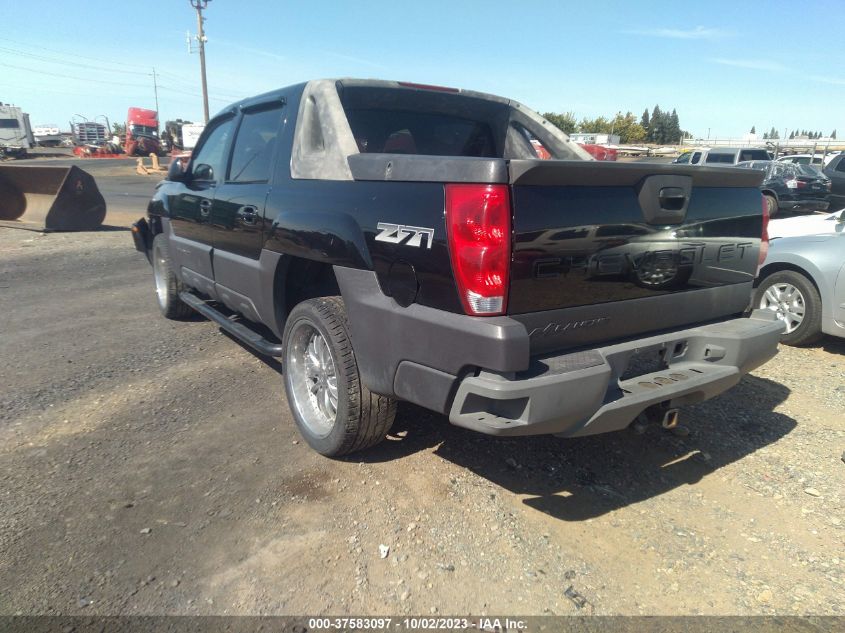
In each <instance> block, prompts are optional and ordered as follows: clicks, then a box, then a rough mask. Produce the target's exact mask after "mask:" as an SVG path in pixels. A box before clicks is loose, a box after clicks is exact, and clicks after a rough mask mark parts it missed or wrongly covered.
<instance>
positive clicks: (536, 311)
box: [133, 79, 782, 456]
mask: <svg viewBox="0 0 845 633" xmlns="http://www.w3.org/2000/svg"><path fill="white" fill-rule="evenodd" d="M541 156H543V157H548V156H550V157H551V159H549V160H542V159H541V158H540V157H541ZM761 178H762V174H760V173H759V172H756V171H754V170H738V169H733V168H720V167H690V166H684V165H671V164H655V163H628V164H622V163H603V162H596V161H593V160H591V159H590V156H589V155H587V154H586V153H584V151H583V150H581V149H580V148H579V147H578V146H577V145H576V144H574V143H572V142H570V140H569V139H568V138H567V136H566V135H565V134H563V133H562V132H560V131H559V130H558V129H557V128H555V127H554V126H553V125H551V124H550V123H549V122H547V121H545V120H544V119H543V118H542V117H540V116H539V115H537V114H536V113H534V112H532V111H531V110H529V109H527V108H526V107H524V106H523V105H521V104H519V103H517V102H515V101H511V100H508V99H503V98H500V97H495V96H491V95H486V94H481V93H477V92H471V91H465V90H456V89H451V88H442V87H438V86H426V85H418V84H410V83H402V82H390V81H370V80H367V81H364V80H350V79H343V80H320V81H310V82H307V83H304V84H299V85H296V86H291V87H289V88H284V89H281V90H278V91H275V92H271V93H267V94H263V95H261V96H258V97H254V98H251V99H246V100H244V101H241V102H239V103H236V104H234V105H232V106H231V107H229V108H226V109H225V110H223V111H222V112H220V113H219V114H218V115H217V116H215V117H214V118H213V119H212V120H211V121H210V122H209V124H208V126H207V127H206V129H205V131H204V133H203V135H202V137H201V138H200V140H199V142H198V144H197V147H196V149H195V151H194V152H193V156H192V158H191V160H190V163H188V164H187V165H186V166H180V164H179V162H178V161H174V162H173V164H172V165H171V168H170V171H169V172H168V178H167V180H165V181H163V182H162V183H161V184H160V185H159V186H158V188H157V190H156V193H155V196H154V197H153V199H152V201H151V202H150V204H149V208H148V217H147V218H146V219H142V220H139V221H138V222H137V223H136V224H135V225H134V226H133V235H134V239H135V244H136V247H137V248H138V249H139V250H140V251H142V252H144V253H146V254H147V257H148V258H149V260H150V261H151V263H152V265H153V270H154V277H155V288H156V293H157V296H158V302H159V306H160V307H161V310H162V312H163V313H164V315H165V316H166V317H168V318H181V317H185V316H186V315H188V314H190V313H191V312H192V311H197V312H199V313H201V314H203V315H205V316H206V317H208V318H209V319H211V320H212V321H214V322H216V323H217V324H219V326H220V327H221V328H223V329H224V330H226V331H228V332H229V333H231V334H232V335H234V336H235V337H237V338H238V339H240V340H242V341H243V342H244V343H246V344H248V345H250V346H252V347H253V348H254V349H256V350H258V351H259V352H261V353H263V354H267V355H272V356H280V357H282V359H283V365H284V376H285V378H284V380H285V387H286V390H287V399H288V402H289V404H290V407H291V410H292V411H293V415H294V418H295V420H296V423H297V425H298V426H299V429H300V431H301V433H302V435H303V436H304V437H305V439H306V440H307V441H308V443H309V444H310V445H311V446H312V447H313V448H314V449H316V450H317V451H319V452H320V453H322V454H324V455H331V456H335V455H342V454H345V453H349V452H351V451H355V450H359V449H363V448H366V447H369V446H372V445H374V444H376V443H377V442H379V441H381V440H382V439H383V438H384V437H385V435H386V434H387V432H388V431H389V430H390V426H391V424H392V422H393V418H394V415H395V411H396V404H395V403H396V402H397V401H398V400H406V401H410V402H414V403H416V404H419V405H422V406H423V407H427V408H429V409H432V410H434V411H438V412H441V413H443V414H445V415H447V416H448V417H449V420H450V421H451V422H452V423H453V424H456V425H459V426H463V427H467V428H470V429H474V430H476V431H480V432H482V433H489V434H493V435H531V434H556V435H560V436H581V435H590V434H595V433H604V432H607V431H615V430H620V429H624V428H626V427H627V426H629V425H630V424H631V422H632V421H634V420H635V419H636V418H637V417H638V416H640V415H641V414H645V415H646V416H649V417H654V418H656V419H658V420H661V421H662V422H663V424H664V426H671V425H673V424H675V422H676V420H677V409H676V407H678V406H680V405H684V404H688V403H694V402H700V401H702V400H705V399H707V398H710V397H712V396H715V395H717V394H719V393H721V392H722V391H724V390H726V389H728V388H730V387H731V386H733V385H735V384H736V383H737V382H738V381H739V379H740V377H741V376H742V375H743V374H744V373H746V372H748V371H750V370H752V369H754V368H755V367H757V366H759V365H761V364H762V363H764V362H766V361H767V360H768V359H770V358H771V357H772V356H773V355H774V354H775V353H776V349H777V343H778V338H779V336H780V334H781V330H782V324H781V323H780V322H779V321H776V320H775V319H774V318H773V313H770V312H767V313H763V312H761V311H755V312H753V313H752V314H750V316H743V315H744V313H745V311H746V308H747V307H748V305H749V298H750V295H751V292H752V283H753V280H754V277H755V275H756V273H757V270H758V266H759V264H760V262H761V261H762V260H763V258H764V255H765V249H766V247H767V236H766V223H767V216H766V214H765V212H764V208H763V203H762V197H761V194H760V190H759V189H758V186H759V184H760V180H761Z"/></svg>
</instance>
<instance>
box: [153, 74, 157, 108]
mask: <svg viewBox="0 0 845 633" xmlns="http://www.w3.org/2000/svg"><path fill="white" fill-rule="evenodd" d="M153 92H154V93H155V96H156V112H158V82H157V81H156V69H155V66H153Z"/></svg>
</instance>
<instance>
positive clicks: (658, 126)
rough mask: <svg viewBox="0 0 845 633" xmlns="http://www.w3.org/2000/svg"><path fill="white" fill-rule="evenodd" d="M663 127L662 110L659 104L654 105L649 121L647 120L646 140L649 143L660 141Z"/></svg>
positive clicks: (661, 140)
mask: <svg viewBox="0 0 845 633" xmlns="http://www.w3.org/2000/svg"><path fill="white" fill-rule="evenodd" d="M664 128H665V125H664V122H663V112H661V111H660V106H659V105H655V106H654V110H652V111H651V121H650V122H649V126H648V135H647V136H646V140H648V141H650V142H651V143H658V144H659V143H662V142H663V135H664Z"/></svg>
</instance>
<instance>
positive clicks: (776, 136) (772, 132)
mask: <svg viewBox="0 0 845 633" xmlns="http://www.w3.org/2000/svg"><path fill="white" fill-rule="evenodd" d="M769 138H770V139H779V138H780V134H778V131H777V130H776V129H775V126H774V125H773V126H772V129H771V130H769Z"/></svg>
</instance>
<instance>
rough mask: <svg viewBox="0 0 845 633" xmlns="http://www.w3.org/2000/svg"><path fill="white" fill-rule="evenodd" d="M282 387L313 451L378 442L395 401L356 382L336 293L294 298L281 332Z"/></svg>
mask: <svg viewBox="0 0 845 633" xmlns="http://www.w3.org/2000/svg"><path fill="white" fill-rule="evenodd" d="M282 340H283V345H284V360H285V363H284V375H285V390H286V392H287V399H288V404H289V405H290V408H291V412H292V413H293V418H294V421H295V422H296V425H297V427H298V428H299V432H300V433H301V434H302V437H304V438H305V441H306V442H308V444H309V445H310V446H311V448H313V449H314V450H315V451H317V452H318V453H320V454H321V455H325V456H327V457H339V456H341V455H346V454H348V453H352V452H355V451H360V450H363V449H366V448H369V447H371V446H374V445H376V444H378V443H379V442H381V441H382V440H383V439H384V438H385V436H386V435H387V432H388V431H389V430H390V427H391V426H392V425H393V419H394V418H395V417H396V401H395V400H394V399H392V398H388V397H387V396H380V395H378V394H375V393H372V392H371V391H370V390H369V389H367V387H365V386H364V384H363V383H362V382H361V378H360V375H359V373H358V363H357V362H356V360H355V353H354V351H353V350H352V342H351V341H350V339H349V330H348V324H347V321H346V307H345V306H344V304H343V299H341V298H340V297H319V298H316V299H308V300H306V301H303V302H302V303H300V304H298V305H297V306H296V307H295V308H294V309H293V310H291V313H290V315H289V316H288V318H287V321H286V323H285V331H284V336H283V339H282Z"/></svg>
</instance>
